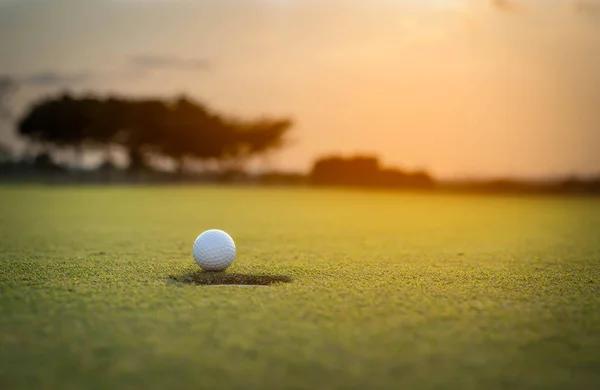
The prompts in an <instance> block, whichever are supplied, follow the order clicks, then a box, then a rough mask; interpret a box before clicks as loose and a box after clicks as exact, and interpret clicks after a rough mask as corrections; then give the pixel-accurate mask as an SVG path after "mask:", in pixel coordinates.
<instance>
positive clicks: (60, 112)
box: [18, 94, 95, 160]
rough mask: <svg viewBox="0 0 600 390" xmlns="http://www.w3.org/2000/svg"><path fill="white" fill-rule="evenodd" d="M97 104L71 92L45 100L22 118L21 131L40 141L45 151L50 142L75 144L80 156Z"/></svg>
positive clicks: (58, 145) (71, 145)
mask: <svg viewBox="0 0 600 390" xmlns="http://www.w3.org/2000/svg"><path fill="white" fill-rule="evenodd" d="M94 104H95V102H94V100H93V99H75V98H73V97H71V96H70V95H69V94H64V95H63V96H62V97H60V98H59V99H45V100H42V101H40V102H38V103H37V104H35V105H34V106H33V107H32V108H31V109H30V111H29V112H28V113H27V115H26V116H25V117H24V118H23V119H22V120H21V121H20V122H19V124H18V129H19V133H20V134H21V135H23V136H25V137H28V138H30V139H31V140H33V141H36V142H39V143H40V144H42V145H43V146H44V149H45V150H46V151H49V149H50V147H51V146H56V147H72V148H73V149H74V150H75V152H76V154H77V155H78V157H79V159H80V160H81V159H82V157H83V145H84V142H85V141H87V140H88V133H87V131H88V129H89V128H90V126H91V125H92V120H93V116H92V115H91V111H92V109H93V106H94Z"/></svg>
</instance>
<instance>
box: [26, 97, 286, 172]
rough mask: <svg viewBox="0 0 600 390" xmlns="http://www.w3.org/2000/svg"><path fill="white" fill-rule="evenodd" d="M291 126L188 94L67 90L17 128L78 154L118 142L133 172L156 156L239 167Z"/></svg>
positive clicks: (275, 144) (274, 143)
mask: <svg viewBox="0 0 600 390" xmlns="http://www.w3.org/2000/svg"><path fill="white" fill-rule="evenodd" d="M291 125H292V123H291V121H290V120H287V119H260V120H256V121H244V120H231V119H228V118H225V117H223V116H222V115H219V114H217V113H214V112H213V111H211V110H209V109H208V108H207V107H206V106H205V105H203V104H201V103H198V102H195V101H193V100H191V99H188V98H186V97H182V98H179V99H178V100H176V101H175V102H168V101H164V100H160V99H136V100H133V99H124V98H115V97H109V98H106V99H100V98H98V97H94V96H87V97H83V98H74V97H72V96H70V95H68V94H65V95H63V96H61V97H59V98H46V99H42V100H40V101H38V102H36V103H35V104H33V105H32V106H31V108H30V109H29V111H28V112H27V114H26V115H25V116H24V117H23V118H22V119H21V120H20V122H19V126H18V129H19V133H20V134H21V135H22V136H24V137H26V138H29V139H30V140H31V141H32V142H36V143H39V144H41V145H44V147H45V150H47V151H48V150H50V148H52V147H59V148H61V147H72V148H74V149H75V150H77V151H78V154H79V155H82V153H83V150H84V148H86V147H99V146H100V147H105V148H106V150H107V156H108V153H109V152H108V151H109V150H110V147H111V145H114V144H119V145H122V146H123V147H125V149H126V150H127V154H128V156H129V169H130V170H132V171H137V170H140V169H142V168H143V167H145V166H146V165H147V158H148V156H150V155H160V156H164V157H169V158H171V159H173V160H175V161H176V163H177V164H178V167H179V171H180V172H182V171H183V170H184V168H185V164H186V161H188V160H196V161H209V160H216V161H219V162H231V161H233V162H234V163H235V165H236V167H239V166H241V165H243V163H245V162H246V161H247V160H248V159H249V158H250V157H253V156H256V155H262V154H265V153H267V152H268V151H270V150H273V149H275V148H278V147H281V146H282V145H283V144H284V136H285V134H286V132H287V131H288V129H289V128H290V127H291ZM107 160H108V158H107Z"/></svg>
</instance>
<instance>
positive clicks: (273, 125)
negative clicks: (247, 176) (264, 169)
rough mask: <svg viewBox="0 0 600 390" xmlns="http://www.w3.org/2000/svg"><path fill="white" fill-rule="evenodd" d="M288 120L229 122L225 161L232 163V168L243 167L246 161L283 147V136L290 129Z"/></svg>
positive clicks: (263, 119) (290, 124) (266, 119)
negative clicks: (229, 134)
mask: <svg viewBox="0 0 600 390" xmlns="http://www.w3.org/2000/svg"><path fill="white" fill-rule="evenodd" d="M292 125H293V122H292V121H291V120H290V119H273V118H260V119H257V120H250V121H246V120H239V119H238V120H235V121H229V122H228V127H229V128H230V133H231V137H232V138H233V142H231V143H230V144H229V145H228V147H227V148H226V150H225V156H224V157H225V160H229V161H231V162H232V165H233V166H234V167H240V166H243V165H244V164H245V163H247V161H248V160H249V159H250V158H252V157H255V156H258V155H263V156H264V155H266V154H267V153H268V152H270V151H272V150H275V149H278V148H281V147H282V146H283V145H285V142H286V139H285V135H286V134H287V132H288V131H289V129H290V128H291V127H292Z"/></svg>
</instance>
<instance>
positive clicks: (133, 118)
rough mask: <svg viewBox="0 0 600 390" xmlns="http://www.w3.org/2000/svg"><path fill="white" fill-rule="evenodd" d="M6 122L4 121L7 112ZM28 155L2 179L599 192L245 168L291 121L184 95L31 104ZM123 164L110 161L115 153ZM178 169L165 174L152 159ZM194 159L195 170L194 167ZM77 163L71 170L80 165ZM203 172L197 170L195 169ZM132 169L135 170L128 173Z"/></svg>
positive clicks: (568, 185)
mask: <svg viewBox="0 0 600 390" xmlns="http://www.w3.org/2000/svg"><path fill="white" fill-rule="evenodd" d="M4 117H6V115H4ZM15 122H16V123H15V128H16V131H17V133H18V135H19V136H20V137H21V138H22V139H24V140H26V141H27V144H28V152H26V153H24V155H21V156H20V157H18V158H15V156H14V154H12V152H11V149H10V147H9V146H8V145H2V144H0V179H6V180H32V179H33V180H43V181H46V180H50V181H51V182H72V181H74V182H115V183H128V182H132V181H138V182H140V181H141V182H228V183H232V182H234V183H259V184H285V185H314V186H343V187H366V188H392V189H419V190H426V191H430V190H437V191H449V192H468V193H513V194H527V193H548V194H566V193H576V194H600V176H598V177H597V178H592V179H586V180H584V179H578V178H566V179H564V180H555V181H546V182H532V181H517V180H480V181H464V182H443V181H438V180H435V179H434V178H433V177H432V176H431V175H430V174H429V173H428V172H425V171H416V172H409V171H405V170H402V169H399V168H393V167H384V166H382V165H381V163H380V161H379V159H378V158H377V157H376V156H360V155H359V156H351V157H343V156H328V157H322V158H319V159H317V160H316V161H315V162H314V164H313V167H312V169H311V171H310V172H309V173H308V174H304V173H298V172H293V173H286V172H276V171H275V172H262V173H254V174H250V173H248V172H247V168H248V162H249V161H250V160H251V159H252V158H254V157H261V156H264V155H265V154H268V153H269V152H271V151H274V150H277V149H279V148H281V147H282V146H283V145H285V144H286V141H287V138H286V137H287V134H288V132H289V130H290V128H291V127H292V121H291V120H290V119H289V118H269V117H262V118H258V119H252V120H249V119H240V118H236V117H232V116H228V115H224V114H221V113H217V112H215V111H213V110H212V109H209V108H208V107H207V106H206V105H204V104H202V103H200V102H197V101H194V100H191V99H189V98H187V97H180V98H178V99H173V100H169V99H141V98H126V97H119V96H107V97H99V96H94V95H86V96H79V97H77V96H73V95H70V94H62V95H58V96H53V97H47V98H43V99H40V100H38V101H37V102H34V103H33V104H32V105H31V106H30V107H29V109H28V110H27V111H26V113H25V114H24V115H23V117H21V118H18V119H17V120H16V121H15ZM117 146H118V147H119V148H120V150H122V151H124V152H125V154H126V156H127V159H126V160H127V164H126V166H124V167H120V166H119V164H115V163H113V157H114V156H113V154H112V152H113V151H114V149H115V147H117ZM91 150H94V151H96V152H97V151H101V152H102V151H103V152H104V153H103V154H104V162H103V163H102V164H100V165H99V166H98V167H96V168H95V169H94V168H93V169H89V168H84V167H83V164H79V167H75V168H74V167H73V165H72V164H70V166H66V165H65V164H64V163H60V162H57V159H56V158H55V157H56V156H57V155H60V154H64V153H65V151H70V153H71V154H72V155H74V156H76V160H77V159H78V160H80V161H82V160H83V158H84V156H85V154H86V153H87V152H88V151H91ZM156 157H160V158H162V159H163V160H165V159H166V160H169V161H171V162H173V163H174V165H175V167H176V169H175V171H172V170H168V169H167V170H165V169H164V166H160V164H159V166H156V165H153V164H152V161H153V160H154V159H155V158H156ZM192 163H194V164H192ZM76 165H77V164H76ZM198 167H200V169H198ZM132 173H135V174H134V175H132Z"/></svg>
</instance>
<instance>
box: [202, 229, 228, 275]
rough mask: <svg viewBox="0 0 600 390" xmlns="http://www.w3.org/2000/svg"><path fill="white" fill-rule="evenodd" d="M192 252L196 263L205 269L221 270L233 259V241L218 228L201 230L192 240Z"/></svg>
mask: <svg viewBox="0 0 600 390" xmlns="http://www.w3.org/2000/svg"><path fill="white" fill-rule="evenodd" d="M192 254H193V255H194V260H195V261H196V264H198V265H199V266H200V268H202V269H203V270H205V271H223V270H225V269H226V268H227V267H229V266H230V265H231V264H232V263H233V260H234V259H235V243H234V242H233V239H232V238H231V236H230V235H229V234H227V233H225V232H224V231H222V230H219V229H210V230H207V231H205V232H202V233H201V234H200V235H199V236H198V237H197V238H196V241H194V246H193V248H192Z"/></svg>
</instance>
